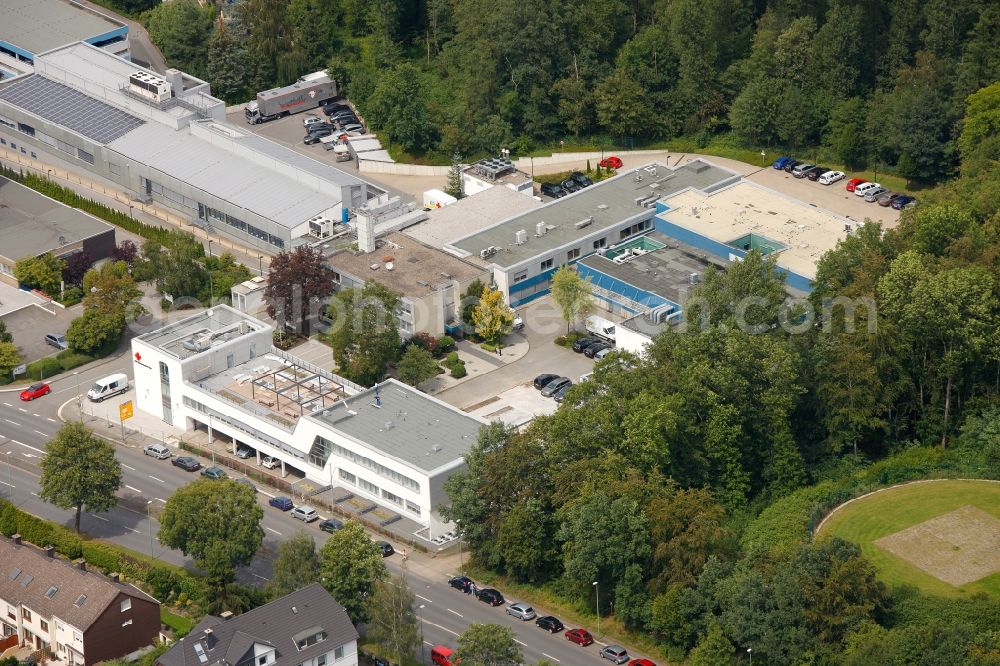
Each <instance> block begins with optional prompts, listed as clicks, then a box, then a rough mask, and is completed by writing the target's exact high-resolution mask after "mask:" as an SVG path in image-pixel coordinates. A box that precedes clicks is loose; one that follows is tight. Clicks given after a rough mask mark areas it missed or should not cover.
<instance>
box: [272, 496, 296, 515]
mask: <svg viewBox="0 0 1000 666" xmlns="http://www.w3.org/2000/svg"><path fill="white" fill-rule="evenodd" d="M267 503H268V504H270V505H271V506H273V507H274V508H275V509H281V510H282V511H291V510H292V509H293V508H294V507H295V504H293V503H292V500H291V499H289V498H288V497H284V496H283V495H278V496H277V497H272V498H271V499H269V500H267Z"/></svg>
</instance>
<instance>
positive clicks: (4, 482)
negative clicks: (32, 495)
mask: <svg viewBox="0 0 1000 666" xmlns="http://www.w3.org/2000/svg"><path fill="white" fill-rule="evenodd" d="M0 483H2V484H3V485H5V486H10V487H11V488H17V486H15V485H14V484H13V483H7V482H6V481H0Z"/></svg>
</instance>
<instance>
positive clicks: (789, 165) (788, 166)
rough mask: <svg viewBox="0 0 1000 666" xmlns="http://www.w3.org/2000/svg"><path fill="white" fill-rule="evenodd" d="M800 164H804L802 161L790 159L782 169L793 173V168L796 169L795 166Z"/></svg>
mask: <svg viewBox="0 0 1000 666" xmlns="http://www.w3.org/2000/svg"><path fill="white" fill-rule="evenodd" d="M800 164H802V162H800V161H799V160H788V162H787V163H786V164H785V166H783V167H781V168H782V170H783V171H784V172H785V173H791V172H792V169H794V168H795V167H797V166H798V165H800Z"/></svg>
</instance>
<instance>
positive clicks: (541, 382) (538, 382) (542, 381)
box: [532, 372, 559, 391]
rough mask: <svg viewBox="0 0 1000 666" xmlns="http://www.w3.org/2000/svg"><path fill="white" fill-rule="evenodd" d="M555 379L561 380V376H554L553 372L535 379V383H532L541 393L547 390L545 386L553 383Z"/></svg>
mask: <svg viewBox="0 0 1000 666" xmlns="http://www.w3.org/2000/svg"><path fill="white" fill-rule="evenodd" d="M553 379H559V375H554V374H552V373H551V372H546V373H544V374H541V375H538V376H537V377H535V381H534V382H532V383H533V384H534V386H535V388H536V389H538V390H539V391H541V390H542V389H543V388H545V385H546V384H548V383H549V382H551V381H552V380H553Z"/></svg>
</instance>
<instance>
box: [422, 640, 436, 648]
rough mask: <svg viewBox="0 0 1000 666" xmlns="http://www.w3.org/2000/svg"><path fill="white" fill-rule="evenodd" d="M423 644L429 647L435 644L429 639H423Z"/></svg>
mask: <svg viewBox="0 0 1000 666" xmlns="http://www.w3.org/2000/svg"><path fill="white" fill-rule="evenodd" d="M424 645H430V646H431V647H434V645H435V644H434V643H431V642H430V641H424Z"/></svg>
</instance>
